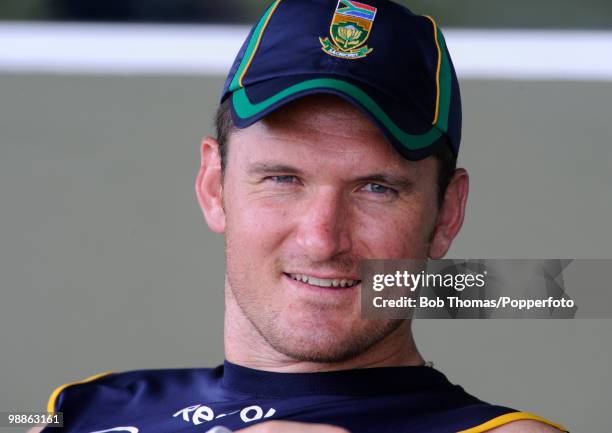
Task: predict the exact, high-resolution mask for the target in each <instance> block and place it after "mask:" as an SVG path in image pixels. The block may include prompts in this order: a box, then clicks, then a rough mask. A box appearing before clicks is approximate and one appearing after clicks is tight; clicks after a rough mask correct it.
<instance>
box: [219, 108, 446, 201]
mask: <svg viewBox="0 0 612 433" xmlns="http://www.w3.org/2000/svg"><path fill="white" fill-rule="evenodd" d="M215 128H216V131H217V142H218V143H219V154H220V157H221V173H222V174H223V173H225V166H226V164H227V143H228V139H229V136H230V134H231V133H232V131H233V130H234V129H235V126H234V122H233V121H232V113H231V108H230V101H229V99H226V100H225V101H223V102H222V103H221V105H219V107H218V108H217V114H216V115H215ZM433 156H434V157H435V158H436V159H437V160H438V206H442V203H443V202H444V194H445V193H446V188H447V187H448V184H449V182H450V180H451V178H452V177H453V173H455V169H456V167H457V157H456V156H455V154H454V153H453V151H452V150H451V147H450V145H449V144H448V143H443V144H442V145H441V146H438V148H437V150H436V151H435V152H434V153H433Z"/></svg>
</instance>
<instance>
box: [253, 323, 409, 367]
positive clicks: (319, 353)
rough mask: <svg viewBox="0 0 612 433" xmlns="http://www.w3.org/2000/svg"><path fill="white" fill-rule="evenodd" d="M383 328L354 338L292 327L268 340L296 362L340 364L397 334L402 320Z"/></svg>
mask: <svg viewBox="0 0 612 433" xmlns="http://www.w3.org/2000/svg"><path fill="white" fill-rule="evenodd" d="M381 325H383V326H379V327H377V328H374V329H365V330H363V332H360V333H358V334H355V333H354V332H353V333H352V334H351V335H340V334H338V333H337V332H336V333H333V331H329V332H323V331H322V330H320V329H319V330H312V331H308V330H306V329H299V328H297V329H296V328H292V329H290V330H288V331H287V332H283V333H277V332H274V333H273V335H270V334H268V335H264V338H265V339H266V341H267V342H268V344H270V346H272V348H273V349H274V350H276V351H277V352H279V353H281V354H283V355H285V356H287V357H289V358H291V359H294V360H296V361H300V362H312V363H340V362H346V361H349V360H351V359H353V358H356V357H357V356H359V355H362V354H363V353H365V352H367V351H368V350H369V349H370V348H371V347H372V346H374V345H376V344H378V343H380V342H381V341H382V340H384V339H385V337H387V336H388V335H389V334H391V333H392V332H393V331H395V330H396V329H397V328H398V327H399V326H400V325H401V321H391V322H383V323H381Z"/></svg>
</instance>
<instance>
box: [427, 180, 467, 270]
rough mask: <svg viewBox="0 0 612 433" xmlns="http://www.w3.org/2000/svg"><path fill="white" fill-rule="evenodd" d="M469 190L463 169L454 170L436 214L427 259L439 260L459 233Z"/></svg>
mask: <svg viewBox="0 0 612 433" xmlns="http://www.w3.org/2000/svg"><path fill="white" fill-rule="evenodd" d="M468 189H469V177H468V174H467V171H465V169H463V168H458V169H457V170H455V173H454V174H453V177H452V178H451V180H450V182H449V184H448V187H447V188H446V193H445V194H444V201H443V202H442V206H441V208H440V212H439V213H438V219H437V221H436V227H435V229H434V235H433V237H432V241H431V243H430V245H429V257H430V258H432V259H441V258H442V257H444V255H445V254H446V252H447V251H448V249H449V248H450V246H451V244H452V242H453V239H455V236H457V233H459V229H460V228H461V226H462V225H463V217H464V216H465V204H466V202H467V196H468Z"/></svg>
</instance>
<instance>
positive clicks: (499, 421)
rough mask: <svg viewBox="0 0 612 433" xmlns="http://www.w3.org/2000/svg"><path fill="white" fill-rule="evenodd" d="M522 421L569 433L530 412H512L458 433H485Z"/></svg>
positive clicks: (559, 425) (562, 427)
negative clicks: (548, 426)
mask: <svg viewBox="0 0 612 433" xmlns="http://www.w3.org/2000/svg"><path fill="white" fill-rule="evenodd" d="M521 420H533V421H539V422H542V423H544V424H548V425H550V426H553V427H554V428H556V429H559V430H561V431H563V432H566V433H567V432H569V430H568V429H567V428H565V427H564V426H562V425H561V424H556V423H554V422H552V421H549V420H547V419H545V418H542V417H540V416H537V415H534V414H532V413H529V412H511V413H507V414H505V415H501V416H498V417H497V418H493V419H491V420H489V421H487V422H485V423H484V424H480V425H477V426H476V427H472V428H469V429H467V430H461V431H460V432H457V433H484V432H486V431H489V430H491V429H494V428H495V427H499V426H502V425H505V424H508V423H510V422H512V421H521Z"/></svg>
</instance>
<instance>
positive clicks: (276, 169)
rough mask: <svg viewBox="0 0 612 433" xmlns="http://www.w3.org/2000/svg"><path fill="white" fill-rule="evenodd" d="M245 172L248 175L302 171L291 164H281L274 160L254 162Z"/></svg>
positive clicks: (299, 172)
mask: <svg viewBox="0 0 612 433" xmlns="http://www.w3.org/2000/svg"><path fill="white" fill-rule="evenodd" d="M247 173H248V174H250V175H256V174H260V175H261V174H268V173H292V174H298V175H300V174H302V171H301V170H300V169H299V168H297V167H293V166H291V165H287V164H281V163H276V162H255V163H253V164H250V165H249V166H248V167H247Z"/></svg>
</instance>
